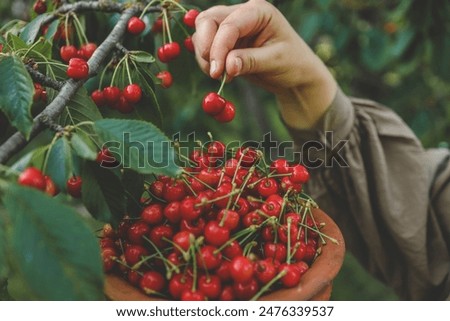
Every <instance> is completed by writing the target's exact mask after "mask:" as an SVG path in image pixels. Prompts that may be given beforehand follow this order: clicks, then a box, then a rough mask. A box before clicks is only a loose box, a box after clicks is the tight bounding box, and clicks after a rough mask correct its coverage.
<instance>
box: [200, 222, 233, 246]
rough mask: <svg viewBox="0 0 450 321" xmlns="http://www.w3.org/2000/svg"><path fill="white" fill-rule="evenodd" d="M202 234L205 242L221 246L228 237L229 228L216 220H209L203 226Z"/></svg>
mask: <svg viewBox="0 0 450 321" xmlns="http://www.w3.org/2000/svg"><path fill="white" fill-rule="evenodd" d="M204 236H205V241H206V242H207V243H209V244H211V245H215V246H221V245H223V244H224V243H225V242H227V241H228V240H229V239H230V230H229V229H227V228H226V227H224V226H220V225H219V222H217V221H210V222H208V223H207V224H206V226H205V230H204Z"/></svg>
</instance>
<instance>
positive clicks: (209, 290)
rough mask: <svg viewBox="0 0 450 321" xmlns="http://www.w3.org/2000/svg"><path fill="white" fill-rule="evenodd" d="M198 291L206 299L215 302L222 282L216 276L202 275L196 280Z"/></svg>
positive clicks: (220, 290)
mask: <svg viewBox="0 0 450 321" xmlns="http://www.w3.org/2000/svg"><path fill="white" fill-rule="evenodd" d="M198 290H199V291H200V292H201V293H203V294H204V295H205V296H206V297H207V298H208V299H210V300H215V299H217V298H218V297H219V295H220V293H221V292H222V282H221V281H220V278H219V277H218V276H217V275H209V276H206V275H202V276H200V278H199V279H198Z"/></svg>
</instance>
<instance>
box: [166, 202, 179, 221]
mask: <svg viewBox="0 0 450 321" xmlns="http://www.w3.org/2000/svg"><path fill="white" fill-rule="evenodd" d="M163 214H164V216H165V217H166V218H167V220H168V221H169V222H170V223H178V222H179V221H180V220H181V212H180V202H178V201H175V202H170V203H169V204H167V205H166V206H165V207H164V212H163Z"/></svg>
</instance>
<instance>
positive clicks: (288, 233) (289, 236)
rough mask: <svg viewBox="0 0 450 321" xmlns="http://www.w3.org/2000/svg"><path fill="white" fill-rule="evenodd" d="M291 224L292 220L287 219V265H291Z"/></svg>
mask: <svg viewBox="0 0 450 321" xmlns="http://www.w3.org/2000/svg"><path fill="white" fill-rule="evenodd" d="M291 222H292V219H291V218H288V220H287V229H288V230H287V252H288V255H287V259H286V263H287V264H291V255H290V253H291Z"/></svg>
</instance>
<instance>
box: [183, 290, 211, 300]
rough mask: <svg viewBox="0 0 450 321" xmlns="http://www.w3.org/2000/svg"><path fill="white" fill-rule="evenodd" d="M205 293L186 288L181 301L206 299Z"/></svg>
mask: <svg viewBox="0 0 450 321" xmlns="http://www.w3.org/2000/svg"><path fill="white" fill-rule="evenodd" d="M205 299H206V298H205V295H204V294H203V293H201V292H200V291H195V290H192V289H186V290H184V291H183V293H181V301H205Z"/></svg>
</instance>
